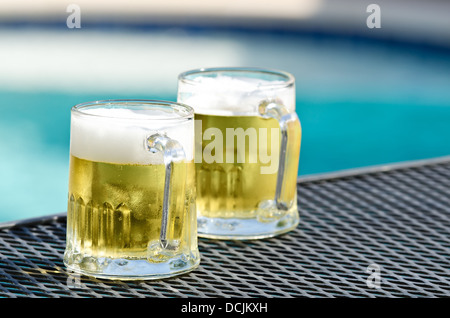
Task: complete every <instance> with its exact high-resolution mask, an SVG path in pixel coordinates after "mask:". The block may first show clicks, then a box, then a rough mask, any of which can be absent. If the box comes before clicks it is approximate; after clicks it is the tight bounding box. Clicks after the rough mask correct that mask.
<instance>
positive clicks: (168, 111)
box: [64, 100, 200, 280]
mask: <svg viewBox="0 0 450 318" xmlns="http://www.w3.org/2000/svg"><path fill="white" fill-rule="evenodd" d="M194 175H195V166H194V113H193V109H192V108H191V107H189V106H186V105H182V104H177V103H172V102H164V101H152V100H109V101H108V100H106V101H96V102H90V103H84V104H80V105H76V106H74V107H73V108H72V110H71V137H70V168H69V199H68V211H67V245H66V250H65V253H64V263H65V265H66V266H67V268H68V269H69V270H71V271H74V272H76V273H81V274H85V275H89V276H94V277H99V278H106V279H124V280H127V279H128V280H129V279H158V278H164V277H169V276H173V275H178V274H181V273H184V272H187V271H190V270H192V269H194V268H195V267H196V266H197V265H198V264H199V261H200V257H199V251H198V246H197V220H196V210H195V177H194Z"/></svg>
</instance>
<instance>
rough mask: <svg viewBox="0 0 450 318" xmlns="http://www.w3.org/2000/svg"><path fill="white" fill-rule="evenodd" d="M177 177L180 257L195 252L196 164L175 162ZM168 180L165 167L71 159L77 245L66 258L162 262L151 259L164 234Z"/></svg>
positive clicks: (70, 226) (70, 218)
mask: <svg viewBox="0 0 450 318" xmlns="http://www.w3.org/2000/svg"><path fill="white" fill-rule="evenodd" d="M172 173H173V178H174V180H175V182H174V183H173V184H172V191H173V192H172V194H173V195H172V196H171V198H172V200H171V202H170V211H171V213H170V215H169V222H168V224H170V227H169V229H168V234H169V237H168V239H169V240H170V241H172V242H174V243H175V245H176V247H177V250H178V252H180V251H189V250H190V249H191V248H192V246H191V245H193V244H195V243H196V242H195V239H194V240H192V239H191V237H192V234H193V233H190V231H189V229H190V228H191V223H192V222H195V219H193V218H192V217H191V215H192V214H193V213H192V211H193V210H194V209H195V193H194V191H195V190H194V189H195V187H194V163H193V161H190V162H177V163H175V164H174V168H173V172H172ZM164 177H165V166H164V164H159V165H136V164H113V163H104V162H93V161H90V160H84V159H80V158H77V157H75V156H71V157H70V178H69V180H70V182H69V204H68V212H67V213H68V214H67V234H68V241H69V242H70V243H71V244H72V245H73V246H71V248H70V251H71V253H70V254H68V255H66V258H68V259H70V258H77V257H83V255H89V256H90V257H96V258H101V257H106V258H126V259H148V260H149V261H150V262H157V261H158V259H152V258H148V255H149V251H148V249H149V248H152V247H151V246H152V242H158V240H159V235H160V232H161V219H162V205H163V198H164ZM177 181H179V182H177ZM185 181H186V182H185ZM153 245H155V246H157V245H156V244H153ZM150 252H151V251H150ZM86 266H92V264H86Z"/></svg>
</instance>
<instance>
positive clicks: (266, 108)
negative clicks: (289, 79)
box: [258, 99, 300, 216]
mask: <svg viewBox="0 0 450 318" xmlns="http://www.w3.org/2000/svg"><path fill="white" fill-rule="evenodd" d="M258 111H259V114H260V115H261V116H262V117H264V118H274V119H276V120H277V121H278V123H279V125H280V133H281V144H280V153H279V161H278V172H277V184H276V189H275V198H274V201H273V202H272V201H265V202H262V203H261V204H260V208H262V209H265V210H273V209H274V208H275V209H276V210H278V211H281V212H283V211H284V212H286V211H287V210H289V208H290V207H291V205H292V202H286V201H283V197H284V196H283V184H284V182H285V179H286V176H285V172H286V167H287V162H288V160H289V158H290V153H291V151H294V149H290V148H292V147H289V143H288V140H289V138H294V136H290V132H289V131H290V129H289V128H290V125H292V124H295V125H300V121H299V119H298V116H297V114H296V113H295V112H289V111H288V110H287V109H286V107H285V106H284V105H283V103H282V102H281V101H280V100H278V99H275V100H274V99H270V100H264V101H262V102H261V103H260V104H259V107H258ZM291 133H292V132H291ZM294 157H296V156H294ZM275 214H276V213H275ZM282 215H284V214H283V213H282ZM282 215H280V216H282Z"/></svg>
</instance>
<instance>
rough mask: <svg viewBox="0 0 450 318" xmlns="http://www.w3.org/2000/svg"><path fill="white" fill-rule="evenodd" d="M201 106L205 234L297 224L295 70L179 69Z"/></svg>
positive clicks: (259, 234)
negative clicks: (182, 70) (292, 72)
mask: <svg viewBox="0 0 450 318" xmlns="http://www.w3.org/2000/svg"><path fill="white" fill-rule="evenodd" d="M178 102H180V103H184V104H187V105H189V106H191V107H193V108H194V112H195V129H196V130H195V135H196V136H195V140H196V146H195V165H196V180H197V182H196V184H197V215H198V233H199V236H203V237H210V238H219V239H257V238H264V237H270V236H275V235H278V234H281V233H285V232H287V231H290V230H292V229H293V228H295V227H296V226H297V224H298V222H299V215H298V211H297V191H296V190H297V187H296V184H297V172H298V162H299V154H300V139H301V127H300V122H299V119H298V117H297V115H296V113H295V83H294V77H293V76H292V75H291V74H289V73H285V72H280V71H272V70H264V69H244V68H215V69H199V70H192V71H187V72H185V73H182V74H180V76H179V81H178Z"/></svg>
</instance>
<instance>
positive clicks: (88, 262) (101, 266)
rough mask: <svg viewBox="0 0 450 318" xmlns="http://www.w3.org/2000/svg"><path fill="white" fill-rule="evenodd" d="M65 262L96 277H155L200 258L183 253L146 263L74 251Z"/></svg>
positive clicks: (169, 274) (190, 267)
mask: <svg viewBox="0 0 450 318" xmlns="http://www.w3.org/2000/svg"><path fill="white" fill-rule="evenodd" d="M69 260H70V261H69ZM64 264H65V265H66V267H67V269H68V270H69V271H72V272H74V273H77V274H82V275H86V276H92V277H96V278H103V279H113V280H155V279H162V278H168V277H172V276H176V275H181V274H184V273H187V272H190V271H192V270H194V269H195V268H196V267H198V265H199V264H200V257H198V256H197V257H186V256H185V255H182V256H177V257H173V258H171V259H169V260H166V261H164V262H149V261H148V260H147V259H126V258H116V259H111V258H105V257H102V258H95V257H92V256H84V257H82V256H81V255H75V254H73V255H72V257H69V256H65V258H64Z"/></svg>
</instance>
